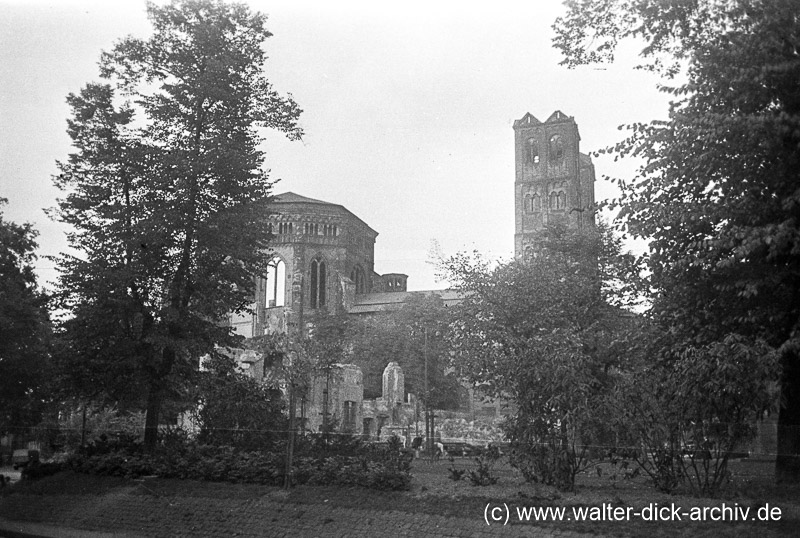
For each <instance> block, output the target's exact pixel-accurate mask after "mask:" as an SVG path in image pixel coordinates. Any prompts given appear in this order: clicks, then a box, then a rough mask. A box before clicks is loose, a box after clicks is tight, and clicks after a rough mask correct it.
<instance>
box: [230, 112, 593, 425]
mask: <svg viewBox="0 0 800 538" xmlns="http://www.w3.org/2000/svg"><path fill="white" fill-rule="evenodd" d="M514 136H515V150H516V157H515V161H516V179H515V187H514V188H515V204H514V211H515V215H516V219H515V222H516V228H515V235H514V243H515V253H516V255H517V256H520V255H523V254H525V252H527V251H529V250H530V249H531V248H535V243H536V240H537V239H538V237H539V234H540V233H541V232H542V231H543V230H544V228H545V227H546V226H548V225H553V224H561V225H564V226H567V227H569V228H572V229H576V230H577V229H582V228H585V227H594V212H593V207H594V180H595V177H594V166H593V165H592V162H591V159H590V158H589V157H588V156H587V155H585V154H582V153H580V149H579V143H580V135H579V134H578V127H577V125H576V123H575V121H574V119H573V118H572V117H569V116H566V115H565V114H563V113H562V112H559V111H556V112H554V113H553V114H552V115H551V116H550V117H549V118H548V119H547V121H545V122H544V123H542V122H540V121H539V120H537V119H536V118H535V117H533V116H532V115H531V114H525V116H523V117H522V119H519V120H517V121H515V122H514ZM269 210H270V214H268V215H267V218H268V219H269V222H270V226H271V233H272V234H273V235H274V237H273V239H272V241H271V245H272V249H271V251H270V252H269V253H268V254H267V255H268V256H269V257H270V262H269V270H268V272H267V274H266V275H264V276H263V277H262V278H260V279H259V281H258V282H257V287H256V297H255V303H254V311H255V315H240V314H233V315H231V317H230V323H231V325H232V326H233V328H234V329H235V331H236V332H237V333H239V334H241V335H243V336H245V337H248V338H251V337H257V336H262V335H264V334H271V333H288V334H298V335H307V334H308V332H309V330H310V329H311V328H312V327H313V325H314V321H315V319H318V317H319V316H325V315H328V314H331V313H336V312H346V313H349V314H352V315H371V314H379V313H387V312H392V311H396V310H398V309H400V308H401V307H402V306H403V304H404V303H405V302H406V301H407V300H408V298H409V296H410V295H411V293H410V292H408V291H407V287H408V275H406V274H403V273H387V274H383V275H379V274H377V273H376V272H375V270H374V267H375V240H376V238H377V236H378V232H376V231H375V230H373V229H372V228H371V227H370V226H369V225H368V224H366V223H365V222H364V221H362V220H361V219H360V218H358V217H357V216H356V215H354V214H353V213H351V212H350V211H349V210H348V209H346V208H345V207H344V206H342V205H338V204H334V203H329V202H325V201H321V200H315V199H313V198H307V197H305V196H301V195H299V194H295V193H292V192H287V193H283V194H279V195H277V196H276V197H275V199H274V202H273V203H272V204H270V206H269ZM415 293H422V294H425V295H431V294H436V295H439V296H440V297H441V298H442V300H443V301H444V303H445V304H446V305H450V304H455V303H457V302H458V301H459V300H460V297H459V296H458V294H457V293H455V292H454V291H452V290H428V291H421V292H415ZM239 356H240V363H242V366H243V367H245V368H247V369H250V370H252V371H256V370H258V368H260V369H261V370H263V367H261V366H259V367H258V368H255V367H252V366H251V365H255V364H258V360H259V359H258V357H253V356H252V353H251V354H248V353H241V354H240V355H239ZM469 400H470V401H469V403H468V406H467V407H468V409H465V410H464V411H465V414H464V416H463V417H461V418H458V420H465V418H464V417H469V416H471V417H472V418H474V417H475V416H482V417H484V419H491V418H492V417H497V416H498V415H499V414H500V412H501V404H500V402H485V401H483V400H482V399H481V398H480V397H478V396H476V395H475V391H474V390H473V389H472V388H470V389H469ZM418 411H419V410H418V409H417V405H416V400H415V398H414V396H413V395H410V394H406V393H405V388H404V378H403V373H402V369H401V368H400V366H399V365H398V364H397V363H395V362H392V363H390V364H389V365H387V366H386V370H385V371H384V374H383V391H382V396H381V397H380V398H377V399H375V400H364V398H363V380H362V374H361V370H360V369H359V368H358V367H357V366H355V365H352V364H340V365H335V366H334V367H332V368H331V369H329V371H327V372H325V374H321V375H319V376H317V377H316V378H315V379H313V380H312V383H311V386H310V387H309V391H308V394H307V395H306V396H305V397H304V398H303V399H302V401H301V402H300V409H298V415H299V416H300V418H302V419H303V421H304V424H305V426H306V427H307V428H310V429H314V430H317V429H319V428H321V427H322V426H323V424H325V423H326V422H327V421H328V420H332V421H335V423H336V424H338V426H339V429H340V430H342V431H346V432H352V433H364V434H368V435H371V436H376V435H379V434H380V435H382V436H385V435H386V434H387V432H394V433H403V435H406V436H407V435H409V431H408V424H409V423H410V421H412V419H414V420H416V417H417V415H418Z"/></svg>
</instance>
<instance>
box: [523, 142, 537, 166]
mask: <svg viewBox="0 0 800 538" xmlns="http://www.w3.org/2000/svg"><path fill="white" fill-rule="evenodd" d="M525 160H526V161H528V163H529V164H539V148H538V147H537V146H536V140H534V139H533V138H529V139H528V142H527V147H526V148H525Z"/></svg>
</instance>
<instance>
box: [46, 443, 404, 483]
mask: <svg viewBox="0 0 800 538" xmlns="http://www.w3.org/2000/svg"><path fill="white" fill-rule="evenodd" d="M321 446H322V445H318V446H317V448H321ZM324 446H326V447H328V448H329V449H330V450H328V451H327V452H320V451H311V452H309V451H304V450H300V451H299V455H298V457H297V458H296V459H295V462H294V467H293V470H292V480H293V482H294V483H298V484H305V483H308V484H315V485H342V486H359V487H365V488H371V489H379V490H404V489H408V488H409V487H410V483H411V475H410V472H409V471H410V460H409V458H408V457H407V456H406V455H404V454H401V452H400V451H399V450H398V447H397V446H389V447H380V448H376V447H373V446H370V445H364V444H362V443H360V441H358V439H357V438H352V439H351V440H348V441H346V442H342V443H340V444H339V445H338V446H331V445H328V444H325V445H324ZM299 447H302V445H299ZM284 465H285V455H284V453H283V451H282V450H277V449H276V447H273V449H272V450H258V451H256V450H238V449H235V448H234V447H231V446H214V445H204V444H198V443H197V442H196V440H193V439H191V438H190V437H188V436H187V435H186V434H185V432H182V431H181V430H172V431H170V432H169V433H168V434H167V435H164V436H162V437H161V439H160V442H159V445H158V447H157V449H156V450H155V451H153V452H145V451H144V448H143V446H142V444H141V443H140V442H138V441H135V440H131V439H121V440H116V439H105V438H103V439H100V440H98V441H96V442H95V443H92V444H90V445H89V446H88V447H87V448H86V450H83V451H81V452H79V453H76V454H74V455H72V456H71V457H70V458H68V459H67V460H66V461H65V462H63V463H62V464H60V468H62V469H72V470H75V471H78V472H82V473H91V474H100V475H108V476H123V477H129V478H136V477H139V476H143V475H155V476H160V477H164V478H180V479H192V480H210V481H217V482H220V481H224V482H241V483H255V484H268V485H282V484H283V483H284Z"/></svg>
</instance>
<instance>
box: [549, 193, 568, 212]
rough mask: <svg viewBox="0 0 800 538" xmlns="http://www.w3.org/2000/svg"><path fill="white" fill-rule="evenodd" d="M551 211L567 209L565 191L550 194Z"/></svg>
mask: <svg viewBox="0 0 800 538" xmlns="http://www.w3.org/2000/svg"><path fill="white" fill-rule="evenodd" d="M549 207H550V209H566V208H567V193H566V192H564V190H563V189H557V190H553V191H551V192H550V196H549Z"/></svg>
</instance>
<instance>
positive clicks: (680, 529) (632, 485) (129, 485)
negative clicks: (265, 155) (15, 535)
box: [0, 459, 800, 538]
mask: <svg viewBox="0 0 800 538" xmlns="http://www.w3.org/2000/svg"><path fill="white" fill-rule="evenodd" d="M475 466H476V465H475V463H474V462H472V460H469V459H457V460H455V461H454V462H448V461H446V460H442V461H439V462H435V463H429V462H425V461H420V460H417V461H415V462H414V465H413V469H412V474H413V477H414V479H413V482H412V489H411V491H408V492H376V491H370V490H363V489H357V488H353V489H348V490H346V491H342V489H341V488H334V487H313V486H299V487H295V488H292V489H291V490H289V491H288V492H284V491H282V490H280V489H279V488H274V487H267V486H260V485H253V484H229V483H209V482H199V481H182V480H169V479H146V480H138V481H134V480H126V479H122V478H112V477H98V476H91V475H82V474H75V473H60V474H58V475H55V476H51V477H47V478H45V479H42V480H40V481H36V482H24V481H23V482H20V483H18V484H15V485H14V486H13V487H10V488H4V489H3V490H1V491H2V493H0V495H2V496H6V495H15V494H23V495H26V494H27V495H98V496H102V495H106V494H109V493H112V492H126V493H128V494H135V495H156V496H163V497H178V498H182V499H191V498H195V497H202V498H218V499H242V500H246V499H253V498H259V497H262V496H264V495H270V496H274V497H279V498H280V499H281V500H282V501H283V502H286V503H291V504H295V505H317V504H321V503H328V505H329V506H335V507H341V508H347V509H353V510H359V509H369V510H376V511H393V512H396V511H401V512H406V513H409V514H420V513H422V514H436V515H440V516H446V517H453V518H460V519H466V520H475V521H476V523H481V524H482V517H483V513H484V508H485V507H486V505H487V503H492V505H493V506H496V505H498V504H502V503H506V504H508V505H509V506H510V507H511V509H512V510H514V509H515V508H516V507H529V506H541V507H548V506H556V507H566V508H567V510H568V511H569V513H571V510H572V507H586V506H601V505H602V504H603V503H610V504H613V505H614V506H617V507H633V508H634V509H636V510H638V509H641V508H642V507H644V506H646V505H648V504H649V503H659V505H660V506H666V505H669V504H670V503H675V504H676V505H679V506H681V507H683V508H684V509H690V508H691V507H696V506H699V507H715V506H720V505H721V504H722V503H723V502H725V503H727V504H728V505H729V506H730V505H731V504H734V503H736V504H738V506H741V507H749V508H750V509H751V511H755V510H757V509H758V508H759V507H761V506H764V505H765V504H766V503H769V504H770V506H778V507H780V508H781V509H782V510H783V516H782V518H781V520H780V521H774V522H761V521H746V522H714V521H706V522H689V521H681V522H676V521H660V522H650V521H642V520H641V519H634V520H632V521H623V522H608V521H569V522H546V523H538V524H537V526H540V527H548V528H551V529H558V530H572V531H579V532H593V533H600V534H609V535H615V536H643V535H646V536H649V537H652V538H657V537H659V536H675V535H686V536H758V537H759V538H766V537H768V536H794V535H797V528H798V526H800V486H780V487H777V486H774V485H773V484H772V480H771V472H772V467H771V464H770V463H768V462H733V463H732V472H733V473H734V476H735V480H734V481H733V483H732V484H731V485H730V486H729V487H728V488H727V489H726V490H725V491H724V492H723V493H722V494H721V496H720V498H716V499H701V498H695V497H690V496H685V495H684V496H681V495H666V494H663V493H659V492H656V491H655V490H654V489H652V488H651V487H650V486H649V485H648V484H647V481H646V479H645V478H643V477H637V478H636V479H631V480H627V479H614V478H613V475H611V476H610V475H609V473H608V472H606V471H604V472H603V473H601V474H598V473H597V472H596V471H593V472H590V473H586V474H584V475H581V476H580V477H579V481H578V487H577V488H576V491H575V492H570V493H563V492H559V491H557V490H555V489H553V488H549V487H546V486H542V485H537V484H528V483H525V482H524V480H522V479H521V477H520V476H519V475H518V473H517V472H516V471H515V470H514V469H511V468H510V467H509V466H508V465H507V464H504V463H502V462H501V463H500V464H498V465H497V466H496V468H495V469H494V470H493V472H494V473H495V474H496V475H497V476H498V477H499V481H498V483H497V484H495V485H492V486H486V487H474V486H471V485H470V484H469V483H468V482H467V481H466V480H463V479H462V480H460V481H458V482H454V481H452V480H450V478H449V475H450V473H449V472H448V470H447V469H448V468H449V467H455V468H464V469H470V468H475ZM0 515H2V516H4V517H11V515H10V514H4V513H3V511H2V503H1V502H0ZM509 523H510V524H523V523H519V522H514V521H513V518H512V520H511V521H510V522H509ZM524 524H526V525H529V526H532V524H531V523H524Z"/></svg>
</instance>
